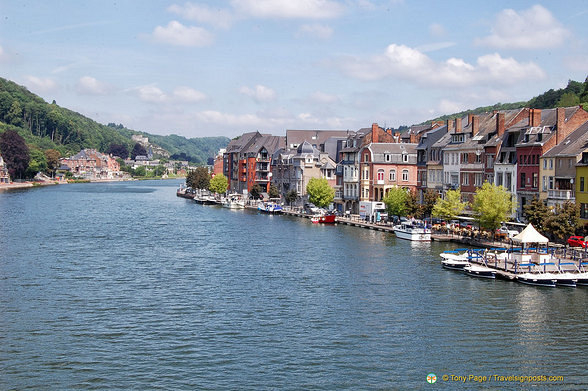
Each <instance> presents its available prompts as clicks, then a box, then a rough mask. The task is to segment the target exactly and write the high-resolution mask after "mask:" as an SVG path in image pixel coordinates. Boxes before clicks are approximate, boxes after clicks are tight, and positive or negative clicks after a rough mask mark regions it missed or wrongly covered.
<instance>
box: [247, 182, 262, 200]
mask: <svg viewBox="0 0 588 391" xmlns="http://www.w3.org/2000/svg"><path fill="white" fill-rule="evenodd" d="M263 190H264V188H263V187H261V185H260V184H259V183H256V184H255V185H253V186H251V191H250V192H249V194H250V195H251V197H252V198H253V199H257V198H259V197H260V196H261V193H263Z"/></svg>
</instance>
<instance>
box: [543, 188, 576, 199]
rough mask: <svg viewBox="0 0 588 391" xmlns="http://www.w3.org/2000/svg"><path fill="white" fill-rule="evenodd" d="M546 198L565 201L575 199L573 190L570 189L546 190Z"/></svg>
mask: <svg viewBox="0 0 588 391" xmlns="http://www.w3.org/2000/svg"><path fill="white" fill-rule="evenodd" d="M547 198H551V199H554V200H565V201H573V200H574V199H575V197H574V192H573V191H572V190H548V191H547Z"/></svg>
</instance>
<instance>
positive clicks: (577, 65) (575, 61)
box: [564, 55, 588, 73]
mask: <svg viewBox="0 0 588 391" xmlns="http://www.w3.org/2000/svg"><path fill="white" fill-rule="evenodd" d="M564 64H565V65H566V67H567V68H568V69H571V70H572V71H577V72H583V73H588V56H587V55H576V56H569V57H566V58H564Z"/></svg>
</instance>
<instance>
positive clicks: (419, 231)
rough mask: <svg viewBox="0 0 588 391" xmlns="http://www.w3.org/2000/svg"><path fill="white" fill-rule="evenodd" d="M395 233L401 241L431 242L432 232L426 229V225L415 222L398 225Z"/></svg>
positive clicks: (395, 227)
mask: <svg viewBox="0 0 588 391" xmlns="http://www.w3.org/2000/svg"><path fill="white" fill-rule="evenodd" d="M392 229H393V230H394V233H395V234H396V236H397V237H398V238H400V239H406V240H413V241H421V242H430V241H431V230H430V229H429V228H427V227H425V225H424V224H422V223H418V222H414V221H404V222H402V223H400V224H398V225H395V226H394V228H392Z"/></svg>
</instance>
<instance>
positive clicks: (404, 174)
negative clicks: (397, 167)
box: [402, 170, 408, 182]
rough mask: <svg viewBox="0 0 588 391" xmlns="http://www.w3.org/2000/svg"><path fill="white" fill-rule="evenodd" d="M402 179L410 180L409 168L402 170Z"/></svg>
mask: <svg viewBox="0 0 588 391" xmlns="http://www.w3.org/2000/svg"><path fill="white" fill-rule="evenodd" d="M402 181H403V182H408V170H402Z"/></svg>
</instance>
